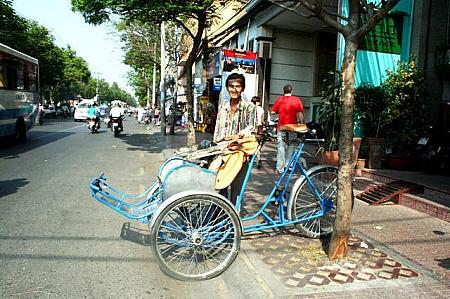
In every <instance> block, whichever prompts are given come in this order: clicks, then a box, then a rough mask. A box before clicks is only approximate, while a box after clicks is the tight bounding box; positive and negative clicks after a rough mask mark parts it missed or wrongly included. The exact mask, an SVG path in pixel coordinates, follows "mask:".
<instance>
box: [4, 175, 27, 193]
mask: <svg viewBox="0 0 450 299" xmlns="http://www.w3.org/2000/svg"><path fill="white" fill-rule="evenodd" d="M28 183H29V182H28V180H27V179H25V178H20V179H13V180H6V181H0V198H1V197H3V196H6V195H9V194H13V193H16V192H17V191H19V189H20V188H21V187H23V186H25V185H27V184H28Z"/></svg>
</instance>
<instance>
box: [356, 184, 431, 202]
mask: <svg viewBox="0 0 450 299" xmlns="http://www.w3.org/2000/svg"><path fill="white" fill-rule="evenodd" d="M419 191H421V192H422V193H423V187H422V186H419V185H416V184H413V183H409V182H404V181H398V180H396V181H392V182H389V183H381V184H375V185H372V186H369V187H367V188H366V189H365V190H364V191H363V192H362V193H360V194H358V195H356V198H358V199H360V200H362V201H365V202H367V203H369V204H371V205H380V204H382V203H384V202H387V201H394V202H396V203H398V200H399V198H400V197H401V196H402V195H403V193H413V192H419Z"/></svg>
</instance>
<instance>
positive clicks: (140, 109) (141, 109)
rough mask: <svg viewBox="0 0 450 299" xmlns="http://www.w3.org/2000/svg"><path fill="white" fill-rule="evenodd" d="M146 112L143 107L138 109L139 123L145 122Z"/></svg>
mask: <svg viewBox="0 0 450 299" xmlns="http://www.w3.org/2000/svg"><path fill="white" fill-rule="evenodd" d="M144 112H145V109H144V108H143V107H142V105H139V107H138V109H137V121H138V123H141V122H143V121H144Z"/></svg>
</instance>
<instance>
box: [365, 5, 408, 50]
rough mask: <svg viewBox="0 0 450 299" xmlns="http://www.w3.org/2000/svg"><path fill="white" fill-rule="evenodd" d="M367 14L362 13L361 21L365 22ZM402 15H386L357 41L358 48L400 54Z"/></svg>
mask: <svg viewBox="0 0 450 299" xmlns="http://www.w3.org/2000/svg"><path fill="white" fill-rule="evenodd" d="M368 20H369V16H368V15H366V14H363V15H362V17H361V23H362V24H366V23H367V21H368ZM402 29H403V17H402V16H401V15H396V14H392V15H388V16H386V17H385V18H384V19H382V20H381V21H380V22H379V23H378V24H377V25H375V27H374V28H373V29H372V31H370V32H369V33H367V34H366V35H365V36H364V37H363V38H361V40H360V42H359V47H358V49H359V50H366V51H372V52H381V53H391V54H400V52H401V49H402V47H401V44H402Z"/></svg>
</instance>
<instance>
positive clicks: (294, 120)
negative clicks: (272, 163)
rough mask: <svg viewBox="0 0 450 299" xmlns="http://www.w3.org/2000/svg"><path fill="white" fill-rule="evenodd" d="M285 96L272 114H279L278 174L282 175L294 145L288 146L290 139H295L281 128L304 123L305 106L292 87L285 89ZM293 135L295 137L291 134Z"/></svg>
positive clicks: (275, 105)
mask: <svg viewBox="0 0 450 299" xmlns="http://www.w3.org/2000/svg"><path fill="white" fill-rule="evenodd" d="M283 93H284V95H283V96H279V97H278V98H277V99H276V100H275V103H274V105H273V107H272V113H277V114H278V126H277V128H278V133H277V141H278V142H277V149H278V152H277V170H276V171H277V172H278V173H282V172H283V170H284V168H285V167H286V165H287V164H288V163H289V159H290V158H291V155H292V152H293V151H294V144H292V143H290V142H289V144H287V143H286V141H287V140H288V139H292V138H294V136H291V137H290V136H289V133H288V132H285V131H280V126H282V125H288V124H298V123H303V104H302V100H300V98H298V97H295V96H293V95H292V86H291V85H285V86H284V87H283ZM291 135H293V134H292V133H291Z"/></svg>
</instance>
